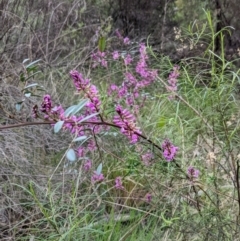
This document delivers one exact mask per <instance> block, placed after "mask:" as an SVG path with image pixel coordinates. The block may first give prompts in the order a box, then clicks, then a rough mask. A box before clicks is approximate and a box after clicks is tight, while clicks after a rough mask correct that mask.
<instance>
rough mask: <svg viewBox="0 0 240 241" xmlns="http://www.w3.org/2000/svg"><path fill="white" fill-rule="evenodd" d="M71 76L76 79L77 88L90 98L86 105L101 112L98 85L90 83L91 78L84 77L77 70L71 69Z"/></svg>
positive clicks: (94, 110)
mask: <svg viewBox="0 0 240 241" xmlns="http://www.w3.org/2000/svg"><path fill="white" fill-rule="evenodd" d="M70 76H71V77H72V79H73V81H74V85H75V87H76V89H77V90H78V91H79V92H80V91H83V93H84V96H85V97H86V98H88V99H89V100H90V102H89V103H88V104H86V107H88V108H89V109H90V110H91V112H92V113H94V112H99V110H100V105H101V101H100V99H99V95H98V90H97V88H96V86H95V85H92V84H90V80H88V79H84V78H83V76H82V74H80V73H78V71H76V70H72V71H70Z"/></svg>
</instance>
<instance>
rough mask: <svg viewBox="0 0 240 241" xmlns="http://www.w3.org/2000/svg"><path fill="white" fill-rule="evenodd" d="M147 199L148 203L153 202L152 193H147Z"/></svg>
mask: <svg viewBox="0 0 240 241" xmlns="http://www.w3.org/2000/svg"><path fill="white" fill-rule="evenodd" d="M145 198H146V201H147V202H148V203H150V202H151V201H152V195H151V194H150V193H147V194H146V196H145Z"/></svg>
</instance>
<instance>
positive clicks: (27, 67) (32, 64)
mask: <svg viewBox="0 0 240 241" xmlns="http://www.w3.org/2000/svg"><path fill="white" fill-rule="evenodd" d="M39 61H41V59H38V60H35V61H33V62H31V63H30V64H28V65H27V66H26V69H29V68H30V67H32V66H34V65H35V64H36V63H38V62H39Z"/></svg>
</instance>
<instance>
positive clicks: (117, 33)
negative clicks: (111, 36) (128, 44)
mask: <svg viewBox="0 0 240 241" xmlns="http://www.w3.org/2000/svg"><path fill="white" fill-rule="evenodd" d="M115 33H116V35H117V37H118V38H119V39H122V38H123V36H122V35H121V33H120V32H119V30H118V29H117V30H116V32H115Z"/></svg>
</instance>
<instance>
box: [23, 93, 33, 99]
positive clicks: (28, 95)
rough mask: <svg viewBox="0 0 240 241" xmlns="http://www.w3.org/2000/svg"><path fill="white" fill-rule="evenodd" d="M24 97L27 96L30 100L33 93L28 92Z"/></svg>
mask: <svg viewBox="0 0 240 241" xmlns="http://www.w3.org/2000/svg"><path fill="white" fill-rule="evenodd" d="M24 95H25V96H26V97H27V98H29V97H30V96H31V95H32V93H31V92H26V93H25V94H24Z"/></svg>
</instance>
